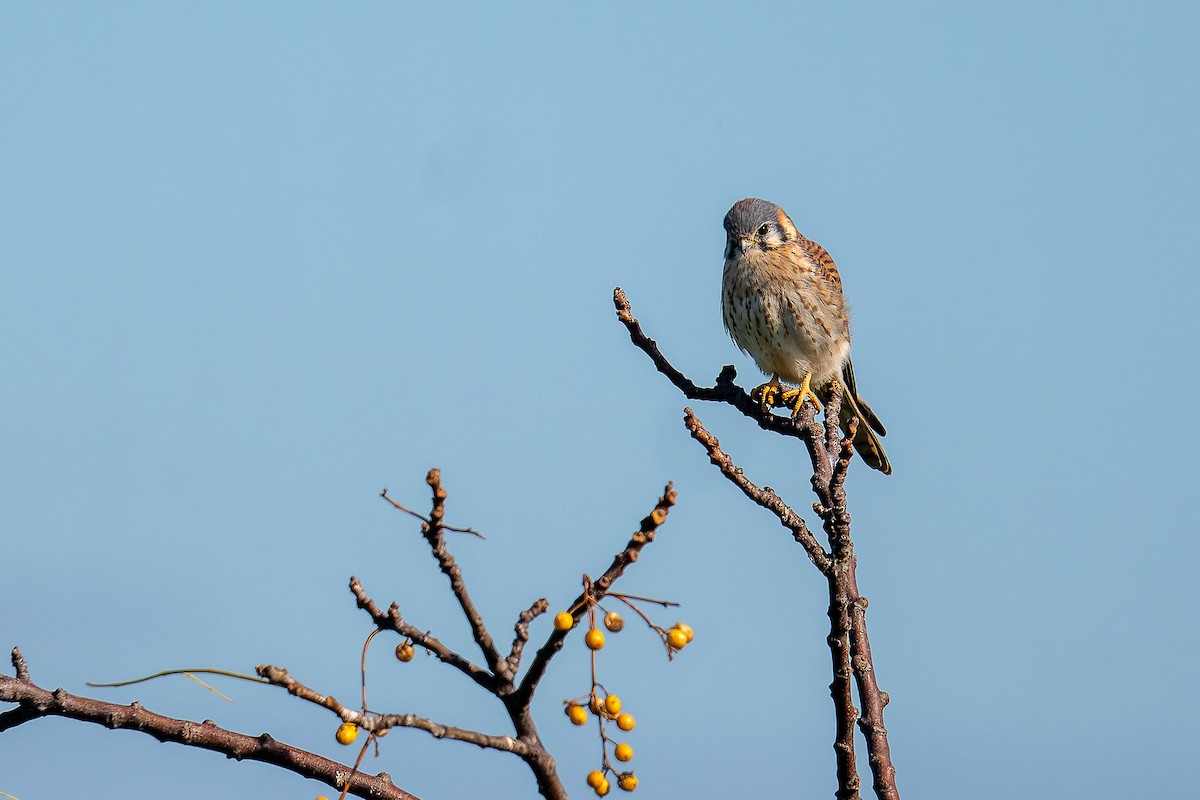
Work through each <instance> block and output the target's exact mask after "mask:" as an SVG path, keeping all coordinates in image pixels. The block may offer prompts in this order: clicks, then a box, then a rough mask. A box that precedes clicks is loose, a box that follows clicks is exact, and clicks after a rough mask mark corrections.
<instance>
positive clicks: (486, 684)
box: [350, 576, 496, 692]
mask: <svg viewBox="0 0 1200 800" xmlns="http://www.w3.org/2000/svg"><path fill="white" fill-rule="evenodd" d="M350 591H351V592H353V593H354V597H355V598H356V600H357V602H358V607H359V608H361V609H362V610H364V611H366V612H367V613H368V614H370V615H371V619H372V620H373V621H374V623H375V626H376V627H377V628H379V629H380V630H385V631H395V632H396V633H398V634H400V635H401V636H404V637H405V638H408V639H412V640H413V642H414V643H416V644H417V645H419V646H421V647H424V648H425V649H426V650H428V651H429V652H431V653H433V654H434V655H435V656H437V658H438V660H439V661H441V662H443V663H445V664H449V665H450V666H452V667H454V668H455V669H457V670H458V671H459V672H462V673H463V674H464V675H466V676H467V677H468V678H470V679H471V680H473V681H475V682H476V683H478V684H479V685H480V686H482V687H483V688H485V689H487V690H488V691H489V692H490V691H493V690H494V688H495V684H496V676H495V675H493V674H492V673H491V672H489V671H488V670H486V669H484V668H483V667H480V666H479V665H477V664H474V663H472V662H471V661H470V660H469V659H467V658H464V657H463V656H461V655H459V654H458V653H456V652H455V651H453V650H451V649H450V648H449V647H447V646H446V645H444V644H442V643H441V642H440V641H439V640H438V639H437V637H435V636H433V635H432V634H430V633H429V632H427V631H423V630H421V629H420V628H416V627H413V626H412V625H410V624H408V623H407V622H405V621H404V618H403V617H401V616H400V606H398V605H396V604H395V603H392V605H391V606H390V607H389V608H388V610H387V613H384V612H383V611H380V610H379V606H377V605H376V604H375V601H374V600H372V599H371V598H370V597H368V596H367V592H366V590H365V589H363V585H362V581H360V580H359V579H358V578H355V577H353V576H351V577H350Z"/></svg>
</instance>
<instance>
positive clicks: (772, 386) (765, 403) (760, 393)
mask: <svg viewBox="0 0 1200 800" xmlns="http://www.w3.org/2000/svg"><path fill="white" fill-rule="evenodd" d="M784 394H785V392H784V389H783V386H782V385H780V383H779V376H778V375H772V376H771V380H769V381H767V382H766V383H764V384H763V385H762V386H758V387H755V389H754V390H753V391H752V392H750V398H751V399H752V400H755V401H756V402H757V403H758V405H759V408H761V409H762V410H763V413H764V414H767V413H770V411H771V409H772V408H784V407H786V405H787V404H786V403H785V402H783V399H782V398H783V396H784Z"/></svg>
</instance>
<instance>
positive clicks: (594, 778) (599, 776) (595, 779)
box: [587, 769, 604, 789]
mask: <svg viewBox="0 0 1200 800" xmlns="http://www.w3.org/2000/svg"><path fill="white" fill-rule="evenodd" d="M603 780H604V773H603V772H601V771H600V770H598V769H594V770H592V771H591V772H589V773H588V776H587V785H588V786H590V787H592V788H593V789H595V788H596V787H597V786H599V785H600V783H601V782H602V781H603Z"/></svg>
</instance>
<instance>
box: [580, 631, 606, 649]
mask: <svg viewBox="0 0 1200 800" xmlns="http://www.w3.org/2000/svg"><path fill="white" fill-rule="evenodd" d="M583 641H584V642H585V643H587V646H588V647H589V648H591V649H592V650H599V649H600V648H601V647H604V634H603V633H601V632H600V631H598V630H596V629H595V628H592V629H591V630H590V631H588V632H587V636H585V637H584V638H583Z"/></svg>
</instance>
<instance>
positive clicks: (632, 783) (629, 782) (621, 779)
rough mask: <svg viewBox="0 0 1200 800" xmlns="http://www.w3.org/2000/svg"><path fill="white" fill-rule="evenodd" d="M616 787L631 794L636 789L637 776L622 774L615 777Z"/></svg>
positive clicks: (630, 773) (627, 773)
mask: <svg viewBox="0 0 1200 800" xmlns="http://www.w3.org/2000/svg"><path fill="white" fill-rule="evenodd" d="M617 786H620V787H621V788H622V789H624V790H625V791H627V792H632V791H633V790H634V789H636V788H637V775H634V774H633V773H632V772H622V773H621V774H620V775H619V776H618V777H617Z"/></svg>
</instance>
